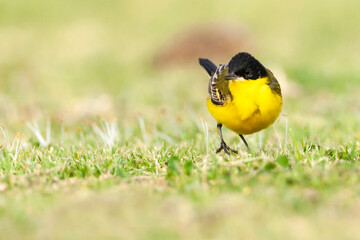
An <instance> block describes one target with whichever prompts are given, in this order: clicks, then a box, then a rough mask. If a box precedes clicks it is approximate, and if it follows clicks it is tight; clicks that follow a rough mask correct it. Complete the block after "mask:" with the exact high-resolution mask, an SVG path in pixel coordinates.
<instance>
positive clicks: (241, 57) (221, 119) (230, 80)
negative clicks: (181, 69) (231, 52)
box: [199, 52, 283, 154]
mask: <svg viewBox="0 0 360 240" xmlns="http://www.w3.org/2000/svg"><path fill="white" fill-rule="evenodd" d="M199 63H200V65H201V66H202V67H203V68H205V70H206V72H207V73H208V74H209V76H210V80H209V86H208V91H209V95H210V96H209V97H208V99H207V108H208V110H209V112H210V113H211V115H212V116H213V117H214V118H215V119H216V121H217V129H218V132H219V135H220V141H221V143H220V147H219V148H218V149H217V150H216V152H217V153H218V152H220V151H221V150H224V152H225V153H226V154H230V152H229V151H232V152H234V153H237V151H235V150H233V149H231V148H230V147H228V146H227V145H226V143H225V141H224V139H223V136H222V130H221V128H222V125H225V126H226V127H227V128H229V129H230V130H232V131H234V132H235V133H237V134H238V135H239V136H240V138H241V139H242V141H243V142H244V143H245V145H246V147H247V149H248V150H249V145H248V144H247V142H246V140H245V138H244V136H243V135H248V134H252V133H255V132H258V131H260V130H262V129H265V128H267V127H268V126H270V125H271V124H273V123H274V122H275V120H276V119H277V118H278V116H279V114H280V112H281V107H282V103H283V101H282V96H281V89H280V84H279V83H278V81H277V80H276V78H275V77H274V75H273V73H272V72H271V71H270V70H268V69H266V68H265V67H264V66H263V65H262V64H261V63H260V62H259V61H258V60H256V59H255V58H254V57H253V56H251V55H250V54H249V53H246V52H240V53H238V54H236V55H235V56H234V57H233V58H232V59H231V60H230V62H229V63H228V64H225V65H220V66H219V67H217V66H216V65H215V64H214V63H212V62H211V61H210V60H208V59H203V58H199Z"/></svg>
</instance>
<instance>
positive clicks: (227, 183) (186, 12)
mask: <svg viewBox="0 0 360 240" xmlns="http://www.w3.org/2000/svg"><path fill="white" fill-rule="evenodd" d="M359 9H360V1H358V0H348V1H340V0H328V1H325V0H320V1H311V0H303V1H293V2H286V1H280V0H277V1H276V0H271V1H265V0H260V1H253V0H245V1H235V0H232V1H231V0H224V1H215V0H209V1H205V0H204V1H199V0H191V1H190V0H185V1H172V0H168V1H165V0H156V1H140V0H132V1H115V0H104V1H95V0H86V1H85V0H78V1H56V0H54V1H45V0H31V1H29V0H27V1H25V0H12V1H9V0H8V1H6V0H0V86H1V88H0V123H1V124H2V125H4V126H5V127H6V128H7V129H8V130H9V136H8V137H9V139H5V140H4V139H3V142H2V145H1V156H2V159H0V161H1V163H0V179H1V181H0V230H1V231H0V232H4V233H5V236H6V237H7V238H6V239H10V238H11V237H12V238H15V239H33V238H37V239H39V238H40V239H50V237H51V239H64V238H67V239H83V238H85V237H86V238H87V239H114V238H115V237H119V236H121V237H123V238H125V239H149V238H154V239H160V238H162V239H169V238H171V239H188V238H191V237H194V236H195V238H198V239H201V238H205V239H224V238H227V239H238V236H241V235H242V234H243V236H247V237H248V238H247V239H319V238H322V237H324V236H325V237H326V238H327V239H357V238H356V236H358V235H359V234H358V233H359V232H358V227H357V225H356V224H355V223H357V222H358V221H359V219H360V213H359V209H360V208H359V206H360V201H359V195H360V190H359V187H358V186H360V185H359V183H360V179H359V177H358V176H359V172H360V169H359V166H358V160H359V156H360V150H359V139H360V130H359V129H360V94H359V90H360V68H359V66H360V24H358V23H359V22H360V15H359V13H358V12H359ZM218 26H224V28H226V29H230V30H231V29H239V32H237V33H236V39H239V40H241V39H242V38H243V39H244V41H245V42H247V43H246V44H243V43H241V44H240V42H239V49H238V50H234V52H226V54H224V55H221V54H220V55H217V54H214V52H219V49H218V48H217V49H211V48H210V47H209V48H206V44H203V43H202V42H201V38H200V40H199V35H196V33H197V31H198V30H199V29H209V28H210V29H212V28H213V29H214V31H213V32H211V33H210V34H209V33H208V34H204V39H207V38H209V36H211V37H212V39H217V37H219V39H221V38H220V36H222V34H219V33H222V32H221V30H220V29H219V27H218ZM227 26H229V28H227ZM194 33H195V35H192V34H194ZM230 33H231V31H230ZM217 34H219V35H217ZM239 34H240V35H239ZM230 35H231V34H230ZM230 35H227V37H225V38H224V39H228V38H229V36H230ZM192 36H194V37H193V38H194V39H197V41H196V44H198V45H199V46H200V48H201V49H202V50H201V54H202V55H201V56H197V53H196V54H194V56H193V58H191V57H188V58H187V59H186V60H184V59H179V58H178V57H177V54H172V55H171V54H170V55H168V58H165V63H167V62H171V64H164V63H161V64H159V61H158V59H159V58H161V57H159V56H163V55H162V54H164V52H170V53H171V49H173V50H174V49H175V50H177V51H175V50H174V52H175V53H176V52H178V53H179V54H180V53H182V52H183V51H182V50H183V49H182V47H181V46H185V45H181V44H180V45H177V44H178V40H179V39H183V37H187V39H190V41H188V42H187V44H190V45H189V46H190V49H191V46H193V45H192V42H191V39H192ZM214 36H215V37H214ZM234 36H235V35H234ZM195 37H196V38H195ZM230 38H231V37H230ZM234 39H235V38H234ZM180 42H181V41H180ZM199 42H200V43H199ZM204 42H205V43H206V41H204ZM194 44H195V42H194ZM226 44H227V43H226ZM226 44H224V45H226ZM235 45H236V42H235ZM179 46H180V48H179ZM204 46H205V47H204ZM209 46H210V45H209ZM221 47H222V46H221V43H220V45H219V48H221ZM225 48H226V47H225ZM235 48H236V47H235ZM195 50H196V49H195ZM240 50H248V51H250V52H251V53H252V54H253V55H254V56H255V57H256V58H257V59H259V60H260V62H262V63H263V64H264V65H265V66H266V67H269V68H270V69H271V70H273V71H274V73H275V74H276V76H277V78H278V79H279V81H280V83H281V84H282V89H283V92H284V93H285V94H284V98H285V100H284V109H283V113H282V115H281V117H280V120H279V121H278V122H277V124H276V125H277V126H278V132H279V136H280V141H281V142H282V143H283V144H285V139H286V141H287V142H286V143H288V144H287V145H286V146H284V148H282V147H281V149H280V148H279V146H278V138H277V134H276V133H275V132H274V131H273V129H270V130H267V131H265V132H264V135H263V136H264V138H263V143H264V144H265V147H263V148H262V151H260V147H259V145H258V144H257V143H258V135H256V136H250V137H249V138H248V141H249V143H250V144H251V145H252V146H253V149H254V150H255V152H256V153H255V157H253V156H250V157H249V156H248V155H247V154H246V153H245V152H241V155H240V157H238V156H235V157H231V158H229V159H227V158H224V156H222V155H216V156H215V155H214V154H210V155H208V152H207V149H206V147H207V145H206V140H208V138H206V132H207V131H206V130H204V131H203V129H202V127H201V119H205V122H207V124H208V125H209V128H210V129H211V130H212V131H210V149H209V151H210V152H213V151H214V149H215V148H216V147H217V144H218V143H217V142H216V139H217V138H218V137H217V135H216V131H215V121H214V120H213V119H212V118H211V116H210V115H209V114H208V113H207V110H206V107H205V99H206V97H207V80H208V77H207V75H206V73H205V71H204V70H203V69H202V68H201V67H200V66H199V65H198V60H197V58H198V57H211V60H213V61H214V62H215V63H217V64H219V63H224V61H227V60H226V59H230V58H231V57H232V55H234V54H235V53H236V52H237V51H240ZM196 51H197V50H196ZM184 52H186V51H185V49H184ZM169 56H170V57H169ZM188 56H191V54H190V55H188ZM198 116H200V117H198ZM99 117H100V118H105V119H108V120H109V119H117V122H116V124H118V125H119V129H120V140H119V142H118V143H117V145H115V147H114V148H112V149H110V150H109V149H107V148H106V147H104V145H105V144H104V143H103V142H102V141H101V138H100V137H99V136H97V135H96V134H95V133H94V132H93V129H92V128H91V127H90V126H91V124H89V122H88V121H89V119H90V120H95V121H96V120H98V119H99ZM47 118H50V119H51V123H52V124H51V129H52V135H51V136H52V138H51V146H50V147H45V148H40V147H39V143H38V141H37V139H36V137H35V136H34V135H33V133H32V132H31V131H30V130H29V128H28V127H27V126H26V124H25V123H26V122H29V121H32V120H35V121H38V122H39V125H40V127H41V129H42V130H43V129H45V125H46V124H45V119H47ZM109 121H110V122H111V121H112V120H109ZM64 125H65V133H64V132H63V128H61V127H63V126H64ZM2 129H4V128H2ZM205 129H206V128H205ZM17 132H19V133H20V134H19V136H21V141H22V142H21V144H22V145H21V147H20V153H19V154H18V155H16V157H14V154H15V152H17V150H16V149H15V148H14V147H13V145H14V144H12V145H11V144H10V145H9V140H10V143H11V141H14V142H15V143H16V141H17V140H16V139H19V137H16V133H17ZM225 136H226V138H227V139H229V142H230V143H231V145H235V146H239V148H240V149H242V145H240V142H239V141H238V139H236V138H235V137H236V136H234V134H232V133H230V131H225ZM13 139H14V140H13ZM19 145H20V144H19ZM9 146H10V147H9ZM279 154H280V155H279ZM174 156H175V157H174ZM278 156H280V157H278ZM173 157H174V158H173ZM208 158H209V159H208ZM13 159H17V160H16V161H15V160H13ZM124 159H125V160H124ZM204 159H205V160H207V159H208V161H209V162H208V163H204V162H205V160H204ZM244 159H245V160H244ZM279 159H280V160H279ZM284 159H285V160H284ZM242 160H244V161H243V162H242ZM155 161H158V162H156V163H155ZM171 161H173V163H171V164H172V165H171V164H168V163H169V162H171ZM176 161H178V162H176ZM278 161H280V162H281V161H282V162H281V164H280V165H281V166H280V165H279V164H278ZM290 163H291V164H292V168H291V169H290V168H289V167H288V165H291V164H290ZM177 164H178V165H179V166H181V167H180V168H182V167H183V168H184V169H190V170H186V171H188V172H192V173H193V175H191V174H186V173H183V172H182V171H180V170H179V171H178V170H177V167H176V166H178V165H177ZM202 164H205V165H202ZM206 164H208V165H206ZM168 165H169V168H168ZM283 165H284V166H285V167H284V166H283ZM204 166H205V167H204ZM206 166H207V167H208V171H207V172H206V171H205V170H206V169H205V168H206ZM274 166H275V167H274ZM282 167H283V168H282ZM180 168H179V169H180ZM274 168H275V170H274ZM169 169H170V170H169ZM204 169H205V170H204ZM172 171H173V172H172ZM184 171H185V170H184ZM186 171H185V172H186ZM206 174H208V175H206ZM204 175H206V176H205V177H204ZM204 178H205V182H204ZM164 179H165V180H164ZM206 179H208V181H206ZM144 199H145V200H146V201H144ZM239 216H241V217H239ZM128 219H130V220H128ZM118 223H119V224H118ZM259 223H260V224H261V225H262V226H263V227H262V229H261V230H259V228H258V225H257V224H259ZM91 230H93V231H95V233H94V234H92V231H91ZM356 234H358V235H356ZM149 236H150V237H149ZM0 238H1V235H0Z"/></svg>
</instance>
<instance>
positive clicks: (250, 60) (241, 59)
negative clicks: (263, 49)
mask: <svg viewBox="0 0 360 240" xmlns="http://www.w3.org/2000/svg"><path fill="white" fill-rule="evenodd" d="M266 76H267V72H266V69H265V67H264V66H263V65H262V64H261V63H260V62H259V61H258V60H256V59H255V58H254V57H253V56H251V55H250V54H249V53H246V52H241V53H238V54H236V55H235V56H234V57H233V58H232V59H231V60H230V62H229V75H226V76H225V79H229V80H230V79H237V78H244V79H248V80H256V79H258V78H262V77H266Z"/></svg>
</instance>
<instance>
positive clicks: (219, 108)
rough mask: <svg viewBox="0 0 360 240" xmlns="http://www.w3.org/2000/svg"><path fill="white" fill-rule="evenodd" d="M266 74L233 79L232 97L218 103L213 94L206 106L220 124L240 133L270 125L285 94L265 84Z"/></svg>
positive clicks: (252, 131) (230, 84)
mask: <svg viewBox="0 0 360 240" xmlns="http://www.w3.org/2000/svg"><path fill="white" fill-rule="evenodd" d="M266 81H267V78H264V79H258V80H245V81H239V80H238V81H231V82H230V83H229V89H230V91H231V93H232V96H233V99H232V100H230V101H229V102H228V103H226V104H225V105H215V104H213V103H212V102H211V100H210V98H209V99H208V100H207V107H208V110H209V112H210V113H211V115H212V116H213V117H214V118H215V119H216V120H217V122H218V124H220V123H221V124H223V125H225V126H226V127H227V128H229V129H230V130H232V131H234V132H236V133H237V134H243V135H246V134H252V133H255V132H258V131H260V130H262V129H265V128H267V127H268V126H270V125H271V124H273V123H274V122H275V120H276V119H277V118H278V116H279V114H280V112H281V107H282V98H281V96H279V95H278V94H277V93H275V92H273V91H272V90H271V89H270V87H269V86H268V85H267V84H266Z"/></svg>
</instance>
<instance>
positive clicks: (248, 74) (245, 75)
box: [244, 70, 251, 78]
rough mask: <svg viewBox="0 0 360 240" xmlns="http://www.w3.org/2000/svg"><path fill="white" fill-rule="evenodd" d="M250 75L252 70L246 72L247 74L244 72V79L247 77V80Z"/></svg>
mask: <svg viewBox="0 0 360 240" xmlns="http://www.w3.org/2000/svg"><path fill="white" fill-rule="evenodd" d="M250 75H251V72H250V70H245V72H244V77H245V78H246V77H250Z"/></svg>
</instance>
